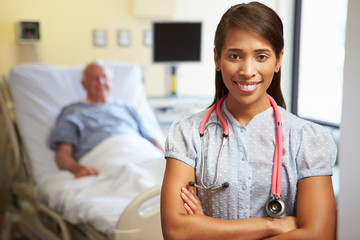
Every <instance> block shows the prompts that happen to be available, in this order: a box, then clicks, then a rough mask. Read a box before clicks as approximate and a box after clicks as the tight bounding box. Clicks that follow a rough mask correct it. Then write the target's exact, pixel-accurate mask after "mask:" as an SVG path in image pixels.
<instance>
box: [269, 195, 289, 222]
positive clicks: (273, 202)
mask: <svg viewBox="0 0 360 240" xmlns="http://www.w3.org/2000/svg"><path fill="white" fill-rule="evenodd" d="M265 210H266V213H267V214H268V215H269V216H270V217H272V218H280V217H281V216H282V215H283V214H284V212H285V204H284V202H283V201H282V200H280V196H278V197H271V198H270V200H269V201H267V203H266V205H265Z"/></svg>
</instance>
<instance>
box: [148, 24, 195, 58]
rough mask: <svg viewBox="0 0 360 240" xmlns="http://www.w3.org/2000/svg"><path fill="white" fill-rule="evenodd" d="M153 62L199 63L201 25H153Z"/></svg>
mask: <svg viewBox="0 0 360 240" xmlns="http://www.w3.org/2000/svg"><path fill="white" fill-rule="evenodd" d="M153 38H154V39H153V40H154V41H153V60H154V62H184V61H200V53H201V51H200V50H201V23H199V22H196V23H194V22H191V23H187V22H157V23H154V24H153Z"/></svg>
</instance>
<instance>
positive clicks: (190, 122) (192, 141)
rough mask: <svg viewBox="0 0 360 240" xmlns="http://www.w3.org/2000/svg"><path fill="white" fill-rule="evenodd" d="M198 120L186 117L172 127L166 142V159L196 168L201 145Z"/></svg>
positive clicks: (193, 117) (194, 117)
mask: <svg viewBox="0 0 360 240" xmlns="http://www.w3.org/2000/svg"><path fill="white" fill-rule="evenodd" d="M196 118H197V117H196V116H194V115H193V116H189V117H185V118H184V119H182V120H179V121H175V122H174V123H173V124H172V125H171V127H170V130H169V134H168V136H167V139H166V142H165V152H166V153H165V157H168V158H175V159H178V160H180V161H182V162H184V163H186V164H188V165H190V166H192V167H195V166H196V162H197V160H198V159H197V158H198V151H199V148H198V147H199V144H200V137H199V134H198V132H199V130H198V126H199V124H197V121H196Z"/></svg>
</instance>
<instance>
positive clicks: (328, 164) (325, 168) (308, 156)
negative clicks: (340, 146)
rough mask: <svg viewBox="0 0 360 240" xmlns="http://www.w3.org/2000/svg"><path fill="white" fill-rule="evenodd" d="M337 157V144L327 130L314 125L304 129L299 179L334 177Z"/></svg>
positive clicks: (299, 161)
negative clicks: (323, 176)
mask: <svg viewBox="0 0 360 240" xmlns="http://www.w3.org/2000/svg"><path fill="white" fill-rule="evenodd" d="M336 156H337V149H336V145H335V142H334V140H333V138H332V137H331V135H330V132H329V131H328V130H327V129H326V128H324V127H322V126H320V125H317V124H313V123H310V124H307V125H305V126H303V127H302V129H301V133H300V148H299V152H298V155H297V167H298V176H299V179H302V178H306V177H311V176H322V175H332V174H333V170H332V169H333V166H334V164H335V161H336Z"/></svg>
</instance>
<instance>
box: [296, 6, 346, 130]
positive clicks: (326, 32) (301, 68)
mask: <svg viewBox="0 0 360 240" xmlns="http://www.w3.org/2000/svg"><path fill="white" fill-rule="evenodd" d="M296 14H297V17H296V21H295V22H296V27H295V29H296V30H295V31H296V32H295V54H294V56H295V58H294V64H295V65H294V85H293V91H294V92H293V99H292V102H293V104H292V111H293V113H295V114H297V115H298V116H299V117H303V118H306V119H310V120H313V121H316V122H320V123H325V124H328V125H331V126H339V125H340V121H341V105H342V86H343V65H344V56H345V34H346V31H345V29H346V14H347V0H332V1H328V0H316V1H312V0H297V3H296Z"/></svg>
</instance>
